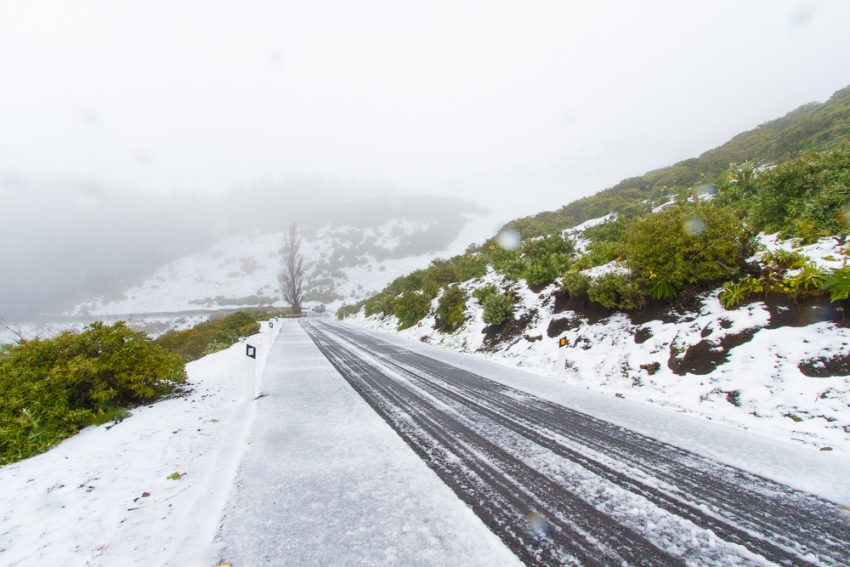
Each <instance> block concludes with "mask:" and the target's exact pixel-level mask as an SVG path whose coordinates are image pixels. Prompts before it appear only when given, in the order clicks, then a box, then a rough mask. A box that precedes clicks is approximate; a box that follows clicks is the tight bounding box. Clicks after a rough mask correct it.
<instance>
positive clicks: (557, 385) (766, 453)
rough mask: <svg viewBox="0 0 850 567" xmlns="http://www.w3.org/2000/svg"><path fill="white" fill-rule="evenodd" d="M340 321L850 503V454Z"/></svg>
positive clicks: (611, 420)
mask: <svg viewBox="0 0 850 567" xmlns="http://www.w3.org/2000/svg"><path fill="white" fill-rule="evenodd" d="M340 324H341V325H345V326H347V327H349V328H352V329H355V330H357V331H359V332H363V333H367V334H371V335H373V336H376V337H377V338H379V339H381V340H384V341H387V342H389V343H391V344H394V345H397V346H399V347H402V348H405V349H408V350H412V351H414V352H418V353H421V354H424V355H426V356H429V357H431V358H434V359H437V360H441V361H444V362H446V363H448V364H451V365H453V366H456V367H458V368H462V369H464V370H467V371H469V372H474V373H476V374H479V375H480V376H486V377H487V378H488V379H490V380H494V381H496V382H499V383H501V384H504V385H506V386H508V387H510V388H513V389H516V390H520V391H524V392H527V393H529V394H531V395H533V396H537V397H539V398H542V399H545V400H549V401H552V402H555V403H558V404H561V405H563V406H565V407H568V408H571V409H574V410H577V411H580V412H583V413H585V414H588V415H591V416H594V417H596V418H599V419H603V420H606V421H609V422H611V423H615V424H617V425H621V426H623V427H626V428H628V429H631V430H633V431H636V432H638V433H641V434H643V435H647V436H649V437H652V438H653V439H657V440H659V441H663V442H665V443H670V444H671V445H675V446H678V447H681V448H683V449H686V450H688V451H691V452H693V453H696V454H698V455H702V456H704V457H708V458H710V459H714V460H716V461H719V462H721V463H725V464H728V465H731V466H734V467H738V468H741V469H743V470H746V471H749V472H751V473H754V474H757V475H761V476H763V477H765V478H769V479H771V480H774V481H776V482H779V483H781V484H785V485H788V486H791V487H793V488H796V489H798V490H803V491H805V492H809V493H812V494H816V495H818V496H821V497H823V498H826V499H828V500H831V501H832V502H835V503H838V504H840V505H842V506H850V476H849V475H847V471H848V470H850V457H848V456H847V455H846V454H842V453H839V452H820V451H812V450H811V449H809V448H807V447H805V446H801V445H796V444H791V443H788V442H786V441H781V440H777V439H770V438H767V437H764V436H761V435H755V434H752V433H751V432H747V431H741V430H740V429H737V428H733V427H727V426H725V425H721V424H719V423H716V422H709V421H707V420H703V419H699V418H696V417H694V416H692V415H686V414H683V413H674V412H670V411H666V410H665V409H662V408H658V407H652V406H650V405H647V404H642V403H638V402H634V401H631V400H628V399H621V398H617V397H614V396H608V395H604V394H600V393H598V392H595V391H592V390H590V389H588V388H585V387H577V386H574V385H570V384H565V383H563V382H559V381H557V380H553V379H552V378H551V377H547V376H541V375H539V374H536V373H532V372H529V371H528V370H527V369H522V370H521V369H517V368H512V367H510V366H508V365H505V364H503V363H498V362H499V361H498V360H495V361H490V360H484V359H483V358H482V357H479V356H469V354H467V353H462V352H457V351H455V350H452V349H447V348H442V347H439V346H435V345H431V344H426V343H423V342H420V341H412V340H410V339H409V338H408V337H405V336H403V335H400V334H399V333H394V332H386V331H380V330H378V331H374V330H370V329H364V328H363V327H362V326H360V325H355V324H352V323H349V322H343V323H340ZM848 518H850V516H848Z"/></svg>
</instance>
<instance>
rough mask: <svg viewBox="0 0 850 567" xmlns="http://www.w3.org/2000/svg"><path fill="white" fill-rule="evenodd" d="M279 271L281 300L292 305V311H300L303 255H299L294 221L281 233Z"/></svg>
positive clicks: (302, 295) (299, 244)
mask: <svg viewBox="0 0 850 567" xmlns="http://www.w3.org/2000/svg"><path fill="white" fill-rule="evenodd" d="M280 251H281V257H280V273H279V274H278V281H279V282H280V290H281V292H282V293H283V300H284V301H286V302H287V303H289V304H290V305H291V306H292V312H293V313H296V314H298V313H301V301H302V300H303V298H304V257H303V256H302V255H301V238H300V237H299V236H298V227H297V226H296V225H295V223H292V226H290V227H289V230H288V231H287V232H285V233H284V235H283V243H282V245H281V249H280Z"/></svg>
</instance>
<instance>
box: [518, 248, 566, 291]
mask: <svg viewBox="0 0 850 567" xmlns="http://www.w3.org/2000/svg"><path fill="white" fill-rule="evenodd" d="M570 263H571V259H570V257H569V256H568V255H566V254H548V255H546V256H543V257H541V258H537V259H534V260H532V261H531V266H530V267H529V268H528V270H526V272H525V281H526V282H528V285H531V286H539V285H545V284H549V283H552V282H554V281H555V280H556V279H557V278H558V276H560V275H561V272H563V271H564V270H566V269H567V268H569V266H570Z"/></svg>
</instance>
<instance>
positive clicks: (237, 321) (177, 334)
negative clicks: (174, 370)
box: [155, 311, 275, 362]
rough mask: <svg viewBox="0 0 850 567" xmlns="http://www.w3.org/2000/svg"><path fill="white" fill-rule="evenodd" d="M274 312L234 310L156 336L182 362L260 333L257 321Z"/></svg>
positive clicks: (161, 344) (158, 342)
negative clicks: (182, 328) (219, 316)
mask: <svg viewBox="0 0 850 567" xmlns="http://www.w3.org/2000/svg"><path fill="white" fill-rule="evenodd" d="M274 315H275V313H271V312H267V311H237V312H236V313H231V314H230V315H227V316H226V317H223V318H210V320H209V321H205V322H204V323H200V324H198V325H195V326H194V327H192V328H191V329H186V330H184V331H169V332H167V333H165V334H163V335H162V336H161V337H159V338H157V339H156V341H155V342H156V344H158V345H159V346H161V347H162V348H164V349H166V350H168V351H170V352H173V353H176V354H178V355H180V357H181V358H182V359H183V361H184V362H191V361H193V360H197V359H199V358H200V357H202V356H204V355H206V354H210V353H213V352H217V351H219V350H223V349H225V348H228V347H229V346H230V345H232V344H234V343H235V342H236V341H238V340H239V339H240V338H241V337H248V336H250V335H253V334H255V333H259V332H260V326H259V324H258V323H257V321H258V320H260V319H268V318H270V317H272V316H274Z"/></svg>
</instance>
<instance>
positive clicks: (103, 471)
mask: <svg viewBox="0 0 850 567" xmlns="http://www.w3.org/2000/svg"><path fill="white" fill-rule="evenodd" d="M263 328H264V329H265V328H266V327H265V325H263ZM277 331H278V332H279V333H280V335H279V336H278V337H277V338H276V340H275V342H274V348H275V349H276V350H275V351H274V353H273V355H272V357H271V358H270V357H269V352H270V348H269V335H268V334H267V332H263V333H260V334H257V335H253V336H251V337H249V338H248V339H247V342H248V343H250V344H252V345H254V346H257V349H258V357H257V375H258V376H259V377H260V379H259V381H258V385H257V391H258V392H259V393H260V397H259V398H258V399H256V400H254V401H252V402H246V401H244V372H245V354H244V353H245V345H244V343H242V342H240V343H237V344H235V345H233V346H232V347H231V348H229V349H227V350H225V351H222V352H219V353H215V354H212V355H209V356H206V357H204V358H202V359H200V360H198V361H195V362H192V363H190V364H188V365H187V372H188V375H189V386H190V387H191V390H192V391H191V392H189V393H188V394H186V395H183V396H178V397H173V398H170V399H166V400H163V401H159V402H157V403H155V404H153V405H152V406H144V407H139V408H135V409H133V410H132V414H133V415H132V416H131V417H129V418H127V419H125V420H124V421H122V422H121V423H118V424H115V425H109V426H106V425H104V426H99V427H89V428H86V429H84V430H83V431H81V432H80V433H79V434H77V435H75V436H74V437H72V438H70V439H67V440H65V441H64V442H62V443H61V444H59V445H58V446H57V447H54V448H53V449H51V450H50V451H48V452H46V453H43V454H41V455H37V456H35V457H31V458H29V459H25V460H23V461H20V462H18V463H14V464H12V465H7V466H5V467H2V468H0V564H2V565H4V566H9V567H23V566H29V567H36V566H42V565H44V566H57V565H61V566H63V567H64V566H80V567H83V566H86V567H89V566H91V567H95V566H110V567H123V566H133V565H145V566H148V565H162V566H175V567H178V566H179V567H185V566H188V567H191V566H198V567H210V566H212V565H216V564H218V563H219V562H220V561H221V560H222V557H223V556H224V557H225V559H228V560H230V561H231V562H233V564H234V565H259V564H266V565H267V564H286V565H311V564H312V565H363V564H400V565H458V566H461V565H463V566H466V565H488V566H489V565H494V566H495V565H504V566H511V567H519V565H521V563H520V562H519V560H518V559H517V558H516V557H515V556H514V555H513V554H512V553H511V552H510V551H509V550H508V549H507V548H506V547H505V546H504V544H502V542H501V541H500V540H499V539H498V538H497V537H496V536H495V535H493V533H492V532H490V531H489V530H488V529H487V527H486V526H485V525H484V524H483V523H482V522H481V520H480V519H478V517H477V516H475V514H474V513H473V512H472V511H471V510H470V509H469V508H467V507H466V506H465V505H464V504H463V502H461V501H460V500H459V499H458V498H457V497H456V496H455V495H454V493H453V492H452V491H451V489H450V488H449V487H448V486H446V485H445V484H444V483H443V482H442V481H441V480H440V479H439V477H437V475H436V474H435V473H433V472H432V471H431V470H430V469H429V468H428V467H427V466H426V465H425V463H424V462H423V461H421V460H420V459H419V457H418V456H417V455H416V454H415V453H414V452H413V451H412V450H411V449H410V448H408V447H407V445H406V444H405V443H404V441H402V440H401V438H400V437H398V435H397V434H396V433H395V432H394V431H393V430H392V429H391V428H390V427H389V426H388V425H387V424H386V423H385V422H384V421H383V420H382V419H381V418H380V417H379V416H378V415H377V414H375V413H374V411H372V409H371V408H370V407H369V406H368V405H367V404H366V402H364V401H363V400H362V399H361V398H360V396H359V395H358V394H357V393H356V392H354V390H352V389H351V387H350V386H349V385H348V384H347V383H346V382H345V380H344V379H343V378H342V376H340V375H339V374H338V373H337V372H336V370H334V369H333V367H332V366H331V365H330V363H329V362H328V361H327V359H325V358H324V356H323V355H322V354H321V353H320V352H319V351H318V349H316V348H315V346H314V345H313V343H312V341H310V339H309V338H308V337H307V336H306V334H305V333H304V331H303V330H302V329H301V327H300V326H299V325H298V323H297V321H294V320H291V321H286V322H285V323H284V324H283V326H282V327H279V328H278V329H277ZM174 472H177V473H180V474H181V475H183V476H182V478H180V479H177V480H169V479H168V478H167V477H168V476H169V475H171V474H172V473H174ZM234 486H238V488H237V489H236V490H235V491H234V489H233V487H234ZM264 491H265V492H268V494H270V495H271V496H270V497H269V498H265V499H263V500H262V501H248V502H247V503H246V502H245V500H244V499H242V498H240V497H242V496H245V495H246V494H247V495H248V496H252V495H256V494H259V493H262V492H264ZM145 494H147V496H145ZM268 494H267V496H268ZM275 498H276V499H277V504H279V505H278V506H275V505H274V499H275ZM252 512H261V513H260V514H254V515H252ZM223 518H225V520H224V524H223ZM234 519H238V522H236V523H234V521H233V520H234ZM228 520H229V523H227V521H228ZM252 522H253V523H252ZM258 523H259V524H268V525H267V526H266V527H265V528H263V529H262V530H259V531H256V532H253V533H252V532H251V531H250V529H247V530H246V528H250V526H255V527H256V526H257V525H258ZM222 525H224V528H222ZM274 530H277V532H279V533H278V534H277V535H279V536H281V538H280V540H279V541H278V542H277V544H275V543H274V542H269V541H266V544H268V545H266V546H265V547H264V546H263V544H262V543H261V540H262V538H263V536H264V534H268V533H269V532H270V531H274ZM234 535H235V536H237V537H238V540H234V539H232V538H231V537H229V536H234ZM217 536H218V537H217ZM317 538H319V539H320V540H322V541H323V542H324V543H325V544H326V545H316V541H317ZM275 545H277V547H275ZM281 547H282V548H284V549H282V550H281V549H280V548H281ZM270 549H275V550H278V551H281V553H280V555H278V556H277V557H278V559H274V560H272V561H271V563H269V561H266V560H263V553H264V551H265V552H268V551H269V550H270ZM225 554H229V555H225ZM234 555H237V556H238V557H239V558H240V561H239V562H235V561H233V560H232V558H233V556H234ZM241 560H244V561H241ZM275 561H278V562H277V563H275Z"/></svg>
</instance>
